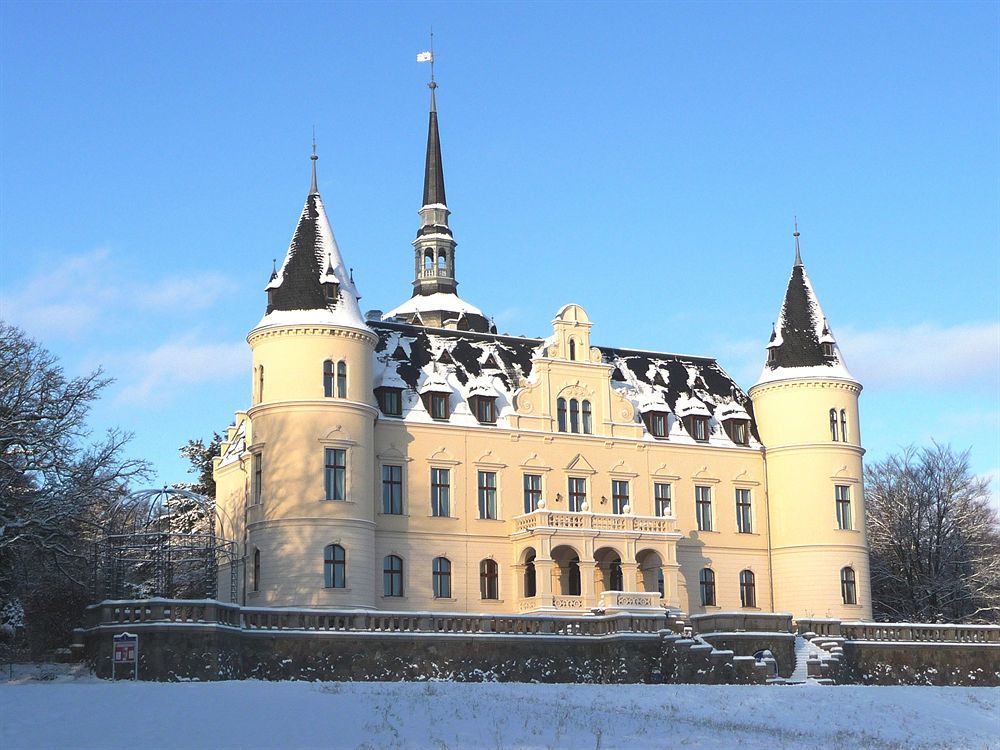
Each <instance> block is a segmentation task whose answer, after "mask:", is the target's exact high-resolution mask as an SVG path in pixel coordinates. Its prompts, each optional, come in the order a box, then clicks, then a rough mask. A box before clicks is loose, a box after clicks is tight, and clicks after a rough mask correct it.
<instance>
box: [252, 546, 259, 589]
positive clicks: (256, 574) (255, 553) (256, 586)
mask: <svg viewBox="0 0 1000 750" xmlns="http://www.w3.org/2000/svg"><path fill="white" fill-rule="evenodd" d="M252 583H253V591H260V550H259V549H255V550H254V551H253V581H252Z"/></svg>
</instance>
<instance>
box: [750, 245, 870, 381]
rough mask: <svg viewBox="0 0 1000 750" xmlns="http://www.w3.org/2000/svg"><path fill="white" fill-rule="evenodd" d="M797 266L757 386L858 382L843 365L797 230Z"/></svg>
mask: <svg viewBox="0 0 1000 750" xmlns="http://www.w3.org/2000/svg"><path fill="white" fill-rule="evenodd" d="M794 236H795V265H794V266H792V275H791V277H790V278H789V279H788V287H787V289H786V290H785V299H784V302H782V305H781V311H780V312H779V313H778V320H777V322H776V323H775V325H774V328H773V330H772V331H771V340H770V341H769V342H768V345H767V349H768V358H767V362H766V363H765V364H764V370H763V371H762V372H761V374H760V378H758V379H757V385H760V384H762V383H768V382H772V381H775V380H788V379H793V378H805V377H817V378H836V379H840V380H850V381H853V382H856V381H855V380H854V377H853V376H852V375H851V373H850V372H849V371H848V370H847V366H846V365H845V364H844V359H843V356H842V355H841V353H840V347H839V346H838V345H837V340H836V339H835V338H834V336H833V332H832V331H831V330H830V326H829V323H827V319H826V315H824V314H823V308H822V307H820V304H819V298H818V297H817V296H816V292H815V291H814V290H813V286H812V282H811V281H810V280H809V275H808V274H807V273H806V267H805V265H804V264H803V263H802V257H801V253H800V251H799V232H798V229H797V228H796V230H795V235H794Z"/></svg>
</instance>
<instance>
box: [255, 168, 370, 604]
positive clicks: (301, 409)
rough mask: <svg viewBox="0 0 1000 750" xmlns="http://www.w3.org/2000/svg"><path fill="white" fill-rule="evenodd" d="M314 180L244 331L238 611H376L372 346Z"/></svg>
mask: <svg viewBox="0 0 1000 750" xmlns="http://www.w3.org/2000/svg"><path fill="white" fill-rule="evenodd" d="M315 158H316V157H315V154H314V156H313V160H314V161H313V182H312V188H311V190H310V192H309V196H308V198H307V199H306V204H305V207H304V208H303V211H302V215H301V217H300V218H299V223H298V226H297V227H296V229H295V234H294V235H293V237H292V241H291V244H290V245H289V248H288V252H287V254H286V256H285V259H284V262H283V263H282V264H281V267H280V268H278V269H275V270H274V271H273V272H272V274H271V279H270V281H269V283H268V284H267V287H266V291H267V311H266V313H265V315H264V317H263V318H262V319H261V321H260V322H259V323H258V324H257V325H256V326H255V327H254V328H253V330H252V331H250V333H249V335H248V336H247V342H248V343H249V344H250V348H251V350H252V354H253V376H252V377H253V384H252V404H253V405H252V406H251V408H250V409H249V410H248V411H247V416H248V418H249V420H250V426H251V429H250V435H251V444H250V445H248V446H247V451H248V452H249V454H250V461H249V465H248V467H247V475H248V477H247V493H248V494H247V513H246V517H247V518H246V559H247V567H246V592H247V593H246V597H245V601H246V604H247V605H250V606H253V605H254V604H258V605H266V606H326V607H345V608H346V607H363V608H373V607H374V606H375V583H376V581H375V579H374V575H373V574H372V573H371V571H372V570H374V569H375V565H374V557H373V555H374V547H375V544H374V539H375V532H374V529H375V519H374V507H375V506H374V500H373V481H374V480H373V476H374V468H373V461H374V452H375V451H374V422H375V417H376V415H377V410H376V408H375V406H374V398H373V395H372V359H373V354H374V349H375V344H376V341H377V338H376V336H375V334H374V333H373V332H372V331H371V329H370V328H369V327H368V326H367V325H366V323H365V320H364V317H363V316H362V315H361V312H360V309H359V307H358V294H357V290H356V288H355V286H354V281H353V279H352V277H351V274H350V272H348V270H347V268H346V267H345V265H344V262H343V259H342V258H341V255H340V251H339V249H338V247H337V243H336V240H335V239H334V235H333V231H332V229H331V227H330V222H329V219H328V218H327V215H326V210H325V208H324V206H323V201H322V199H321V198H320V195H319V191H318V189H317V186H316V171H315Z"/></svg>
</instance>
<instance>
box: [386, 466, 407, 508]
mask: <svg viewBox="0 0 1000 750" xmlns="http://www.w3.org/2000/svg"><path fill="white" fill-rule="evenodd" d="M382 512H383V513H384V514H385V515H389V516H401V515H403V467H402V466H391V465H386V466H383V467H382Z"/></svg>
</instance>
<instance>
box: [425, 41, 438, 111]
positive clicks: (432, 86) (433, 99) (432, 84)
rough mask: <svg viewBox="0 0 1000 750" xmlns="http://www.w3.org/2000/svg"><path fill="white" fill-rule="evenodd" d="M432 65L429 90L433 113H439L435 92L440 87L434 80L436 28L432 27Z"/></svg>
mask: <svg viewBox="0 0 1000 750" xmlns="http://www.w3.org/2000/svg"><path fill="white" fill-rule="evenodd" d="M430 63H431V82H430V83H428V84H427V88H429V89H430V90H431V112H437V97H435V95H434V90H435V89H436V88H437V87H438V85H437V81H435V80H434V27H433V26H431V49H430Z"/></svg>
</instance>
